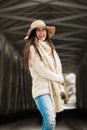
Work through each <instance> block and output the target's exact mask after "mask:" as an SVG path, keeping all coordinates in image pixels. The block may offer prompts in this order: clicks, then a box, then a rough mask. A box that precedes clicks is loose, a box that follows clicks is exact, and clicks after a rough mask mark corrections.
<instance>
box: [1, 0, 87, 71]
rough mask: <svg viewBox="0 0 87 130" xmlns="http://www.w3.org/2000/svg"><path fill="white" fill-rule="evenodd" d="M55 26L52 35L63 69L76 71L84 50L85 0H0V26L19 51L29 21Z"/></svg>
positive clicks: (86, 30)
mask: <svg viewBox="0 0 87 130" xmlns="http://www.w3.org/2000/svg"><path fill="white" fill-rule="evenodd" d="M36 19H42V20H44V21H45V22H46V23H47V24H48V25H55V26H56V35H55V36H54V37H53V38H52V40H53V43H54V44H55V46H56V48H57V51H58V53H59V56H60V58H61V61H62V65H63V71H64V72H76V70H77V68H78V67H79V65H80V63H81V60H82V59H83V57H84V55H85V53H86V52H87V36H86V35H87V1H86V0H14V1H12V0H9V1H7V0H0V29H1V31H2V32H3V34H4V35H5V36H6V38H7V39H8V40H9V41H10V43H11V44H12V45H13V46H14V47H15V48H16V49H17V50H18V51H19V53H20V54H21V55H22V51H23V48H24V45H25V41H24V39H23V38H24V37H25V35H26V32H27V29H28V27H29V26H30V24H31V22H32V21H33V20H36Z"/></svg>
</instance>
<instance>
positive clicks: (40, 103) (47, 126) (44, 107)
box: [35, 94, 56, 130]
mask: <svg viewBox="0 0 87 130" xmlns="http://www.w3.org/2000/svg"><path fill="white" fill-rule="evenodd" d="M35 102H36V105H37V108H38V109H39V111H40V113H41V115H42V117H43V125H42V130H55V125H56V120H55V118H56V114H55V112H54V109H53V104H52V100H51V96H50V94H44V95H41V96H38V97H36V98H35Z"/></svg>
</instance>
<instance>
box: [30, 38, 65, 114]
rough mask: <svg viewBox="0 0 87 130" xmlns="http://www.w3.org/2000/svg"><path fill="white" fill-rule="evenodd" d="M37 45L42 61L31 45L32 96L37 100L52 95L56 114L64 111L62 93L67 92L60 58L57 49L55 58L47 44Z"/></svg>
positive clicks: (39, 42)
mask: <svg viewBox="0 0 87 130" xmlns="http://www.w3.org/2000/svg"><path fill="white" fill-rule="evenodd" d="M36 43H37V47H38V51H39V53H40V55H41V57H42V60H41V58H40V56H39V55H38V53H37V52H36V50H35V49H34V46H33V45H31V46H30V57H29V70H30V73H31V76H32V96H33V98H35V97H37V96H39V95H42V94H47V93H50V94H51V97H52V101H53V105H54V109H55V112H60V111H63V105H62V100H61V97H60V92H61V91H63V92H65V90H64V87H63V86H62V85H61V83H63V82H64V79H63V75H62V66H61V62H60V58H59V56H58V54H57V52H56V51H55V49H54V50H53V53H54V58H53V56H52V53H51V48H50V47H49V45H48V44H47V43H46V42H42V41H38V40H36Z"/></svg>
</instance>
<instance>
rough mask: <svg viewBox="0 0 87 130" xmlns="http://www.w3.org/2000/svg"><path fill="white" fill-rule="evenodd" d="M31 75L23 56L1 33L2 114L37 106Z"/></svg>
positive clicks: (0, 98) (0, 96) (0, 83)
mask: <svg viewBox="0 0 87 130" xmlns="http://www.w3.org/2000/svg"><path fill="white" fill-rule="evenodd" d="M31 85H32V81H31V77H30V73H29V71H26V70H25V69H24V67H23V63H22V57H21V56H20V54H19V53H18V52H17V50H16V49H15V48H14V47H13V46H12V45H11V44H10V43H9V42H8V41H7V40H6V38H5V37H4V36H3V35H2V34H1V33H0V114H9V113H15V112H19V111H26V110H30V109H33V108H35V103H34V101H33V99H32V96H31Z"/></svg>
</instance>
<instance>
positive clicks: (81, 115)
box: [0, 110, 87, 130]
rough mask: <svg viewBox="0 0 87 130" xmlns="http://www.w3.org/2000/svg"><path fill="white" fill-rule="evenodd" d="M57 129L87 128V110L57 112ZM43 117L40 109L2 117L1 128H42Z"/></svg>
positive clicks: (3, 129)
mask: <svg viewBox="0 0 87 130" xmlns="http://www.w3.org/2000/svg"><path fill="white" fill-rule="evenodd" d="M56 120H57V125H56V129H55V130H87V112H84V111H78V110H66V111H64V112H62V113H59V114H57V118H56ZM41 122H42V118H41V115H40V113H39V112H38V111H36V112H35V111H31V112H28V113H26V114H15V115H10V116H4V117H2V116H1V118H0V130H41Z"/></svg>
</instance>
